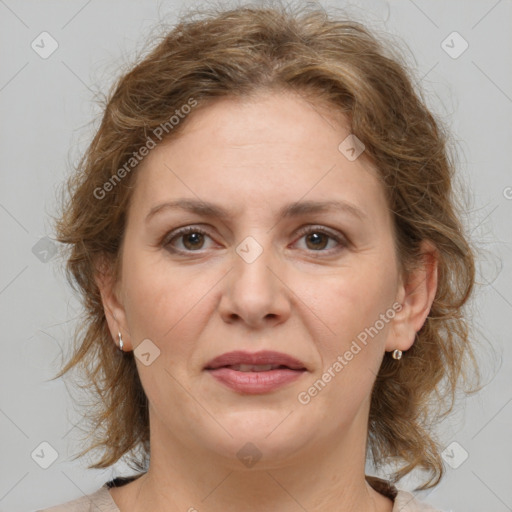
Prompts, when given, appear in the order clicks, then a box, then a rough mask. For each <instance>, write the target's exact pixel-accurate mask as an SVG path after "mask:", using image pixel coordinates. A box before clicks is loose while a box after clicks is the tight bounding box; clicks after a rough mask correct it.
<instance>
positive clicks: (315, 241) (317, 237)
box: [310, 233, 323, 247]
mask: <svg viewBox="0 0 512 512" xmlns="http://www.w3.org/2000/svg"><path fill="white" fill-rule="evenodd" d="M322 236H323V235H322V234H318V233H312V234H311V235H310V240H311V239H313V244H314V245H315V246H316V247H319V245H318V242H320V244H321V238H322Z"/></svg>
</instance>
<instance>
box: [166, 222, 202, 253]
mask: <svg viewBox="0 0 512 512" xmlns="http://www.w3.org/2000/svg"><path fill="white" fill-rule="evenodd" d="M205 236H208V233H206V231H203V230H202V229H199V228H197V227H194V226H187V227H186V228H183V229H180V230H178V231H173V232H172V233H170V235H169V236H168V237H165V239H164V241H163V243H162V245H163V246H164V247H167V248H169V250H170V251H172V252H197V251H199V250H201V249H203V247H204V242H205ZM175 240H178V241H179V240H182V247H183V248H180V247H175V243H174V241H175Z"/></svg>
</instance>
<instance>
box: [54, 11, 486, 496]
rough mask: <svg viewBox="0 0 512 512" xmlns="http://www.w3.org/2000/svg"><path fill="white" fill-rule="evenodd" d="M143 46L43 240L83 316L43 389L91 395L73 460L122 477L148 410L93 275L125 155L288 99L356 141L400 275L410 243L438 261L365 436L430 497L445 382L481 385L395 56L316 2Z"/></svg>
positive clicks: (114, 255)
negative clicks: (230, 108) (248, 102)
mask: <svg viewBox="0 0 512 512" xmlns="http://www.w3.org/2000/svg"><path fill="white" fill-rule="evenodd" d="M154 43H155V44H154V46H153V47H152V48H149V49H148V52H147V54H146V55H145V56H143V57H142V56H139V60H140V61H139V62H137V63H135V64H133V65H132V66H131V67H130V69H129V70H128V71H127V72H126V73H124V74H123V76H121V77H119V78H118V79H117V80H116V82H115V83H114V84H113V86H112V87H111V90H110V91H109V93H108V99H107V100H106V101H105V105H104V106H103V107H102V120H101V124H100V126H99V128H98V129H97V131H96V133H95V134H94V137H93V139H92V142H91V143H90V145H89V146H88V148H87V150H86V151H85V153H84V154H83V155H82V157H81V159H80V161H79V162H78V164H77V165H76V172H74V173H73V174H72V175H71V176H70V177H69V179H68V180H67V182H66V183H67V193H68V196H67V198H66V200H65V201H63V202H62V212H61V213H60V214H59V218H58V219H57V222H56V231H57V237H56V239H57V240H58V241H59V242H61V243H62V244H65V247H64V248H65V249H67V251H68V252H67V253H66V259H67V262H66V276H67V278H68V280H69V282H70V283H71V285H72V286H73V288H74V289H75V290H76V291H78V292H79V293H80V295H81V299H82V303H83V307H84V315H83V318H82V320H81V322H80V323H79V324H78V326H77V328H76V330H75V335H74V347H73V353H72V357H71V358H70V359H69V360H68V361H67V362H66V364H65V365H64V366H63V368H62V369H61V370H60V372H59V373H58V375H57V377H55V378H58V377H61V376H62V375H64V374H65V373H67V372H68V371H69V370H71V369H72V368H73V367H76V369H78V370H80V371H81V372H82V373H83V375H84V376H85V387H89V388H91V389H90V390H91V392H92V393H93V396H94V400H93V402H92V406H91V407H89V408H88V410H87V413H86V416H87V418H86V419H87V420H89V421H90V422H91V423H90V429H89V434H88V440H89V444H88V445H87V447H86V448H85V449H84V450H83V451H82V452H81V453H80V454H79V455H78V457H81V456H83V455H84V454H86V453H88V452H89V451H91V450H95V449H98V448H102V449H103V450H104V453H103V454H102V456H101V457H100V458H99V459H96V460H95V463H94V464H91V465H90V466H88V467H89V468H97V469H99V468H107V467H109V466H111V465H112V464H114V463H115V462H116V461H118V460H119V459H120V458H121V457H123V456H126V457H127V458H128V461H129V464H130V466H131V467H133V468H136V469H138V470H142V469H146V468H147V467H148V466H147V463H148V460H149V456H150V446H149V414H148V400H147V397H146V395H145V392H144V390H143V387H142V385H141V382H140V380H139V376H138V372H137V368H136V364H135V360H134V355H133V352H121V351H120V350H119V349H118V348H117V346H116V344H115V343H113V342H112V337H111V334H110V332H109V328H108V325H107V321H106V317H105V311H104V307H103V303H102V300H101V296H100V292H99V289H98V286H97V284H96V280H95V276H97V275H98V273H99V272H100V270H101V272H103V271H105V272H111V275H112V276H114V278H115V280H117V279H119V277H120V275H121V268H120V261H121V257H120V255H121V254H120V253H121V249H122V241H123V235H124V230H125V223H126V218H127V211H128V208H129V204H130V198H131V195H132V192H133V189H134V186H135V185H134V179H135V176H136V171H137V164H138V160H137V161H135V160H134V159H133V158H134V155H136V154H139V153H138V152H140V150H141V148H142V147H143V146H144V145H147V144H148V141H149V140H150V139H151V140H153V141H154V142H155V140H154V139H155V136H154V134H155V133H163V131H162V127H165V128H164V129H165V132H166V133H165V136H164V137H162V139H161V140H163V141H165V140H170V139H172V138H175V137H177V136H178V135H179V134H180V133H181V131H182V130H183V128H184V126H186V125H187V119H188V118H189V117H190V116H193V115H194V112H195V111H197V110H198V109H199V108H203V107H207V106H208V105H210V104H211V103H213V102H215V101H216V99H219V98H223V97H226V98H240V99H244V98H248V97H250V96H252V95H254V94H257V93H259V92H266V91H270V92H272V91H290V92H295V93H298V94H302V95H303V96H304V97H307V98H308V99H309V100H310V101H311V102H312V103H313V104H315V105H318V106H329V108H330V109H331V110H333V111H334V112H340V113H342V114H343V115H344V116H345V119H347V121H348V123H349V126H350V131H351V133H352V134H354V135H356V136H357V137H358V138H359V139H360V140H361V141H362V142H363V143H364V145H365V151H364V157H365V158H367V159H369V160H370V161H372V162H374V163H375V166H376V168H377V169H378V175H379V176H378V177H379V179H380V181H381V182H382V184H383V187H384V190H385V194H386V199H387V202H388V207H389V209H390V211H391V212H392V216H393V228H394V238H395V249H396V254H397V256H398V261H399V266H400V270H401V271H403V272H409V271H411V270H412V269H414V268H415V266H416V265H418V264H420V263H421V262H422V254H421V252H420V243H421V241H423V240H429V241H431V242H432V243H433V244H434V245H435V247H436V249H437V251H438V258H439V260H438V287H437V291H436V294H435V298H434V301H433V304H432V307H431V309H430V312H429V314H428V316H427V319H426V321H425V323H424V325H423V326H422V328H421V329H420V330H419V331H418V332H417V334H416V339H415V342H414V344H413V345H412V347H411V348H410V349H409V350H408V351H407V352H406V354H405V355H404V357H403V358H402V360H401V361H400V363H397V361H395V360H394V359H393V358H391V355H390V353H386V354H385V355H384V358H383V361H382V364H381V367H380V369H379V372H378V375H377V377H376V380H375V383H374V386H373V389H372V395H371V404H370V412H369V422H368V438H367V454H368V453H371V456H372V461H373V464H374V465H375V467H376V468H379V467H380V466H381V465H382V464H383V463H385V462H389V461H392V462H398V463H400V464H401V467H400V469H399V470H397V471H395V472H394V473H393V474H392V476H391V477H390V479H391V480H392V481H393V482H396V481H397V480H399V479H401V478H402V477H403V476H405V475H406V474H408V473H409V472H411V471H412V470H413V469H415V468H418V469H424V470H426V471H428V472H429V476H430V478H429V480H428V481H427V482H426V483H423V485H422V486H421V487H419V489H428V488H430V487H434V486H435V485H437V484H438V483H439V482H440V480H441V478H442V476H443V474H444V472H445V469H444V466H443V461H442V457H441V453H442V447H441V445H440V443H439V441H438V440H437V439H436V438H435V435H434V433H433V431H432V427H433V426H435V424H436V422H439V421H440V420H441V419H442V418H444V417H445V416H446V415H447V414H449V413H450V412H451V411H452V409H453V405H454V399H455V394H456V390H457V389H458V387H459V384H460V382H459V381H460V380H461V379H462V380H463V381H464V383H467V381H468V378H469V377H470V376H477V377H478V381H479V379H480V373H479V370H478V366H477V363H476V358H475V352H474V348H473V347H472V338H473V336H472V334H473V331H472V329H471V327H470V325H469V323H468V318H466V316H465V314H464V313H465V309H466V303H467V302H468V300H469V298H470V296H471V295H472V292H473V288H474V282H475V252H474V249H473V248H472V246H471V244H470V240H469V235H467V234H466V233H465V228H464V226H463V223H462V221H461V213H462V210H461V208H462V207H461V205H460V203H459V202H458V201H459V199H458V197H457V195H456V194H455V191H454V186H453V185H454V184H453V179H454V177H456V176H455V170H456V164H455V159H454V157H453V155H452V154H451V152H450V136H449V131H448V130H447V128H446V127H444V125H443V123H442V122H441V121H440V120H439V119H438V118H436V117H434V115H433V114H432V113H431V112H430V110H429V108H427V106H426V101H425V100H424V99H423V93H422V92H421V91H416V89H417V87H415V80H414V78H413V75H412V73H411V71H410V70H409V68H408V66H407V65H406V64H405V61H404V59H403V57H402V55H400V54H399V53H398V52H397V50H396V48H393V47H392V45H386V44H385V40H384V39H382V40H381V39H380V38H378V36H377V35H376V33H375V32H372V31H370V30H369V29H368V28H367V27H366V26H365V25H364V24H362V23H360V22H357V21H354V19H351V18H333V17H331V16H329V15H328V14H327V13H326V11H325V10H324V9H323V8H321V7H320V6H319V5H318V4H317V3H314V5H311V4H307V5H302V6H300V5H299V6H295V7H293V6H290V5H288V6H285V7H283V6H282V5H280V4H275V5H262V4H260V5H259V6H253V5H244V6H237V7H233V8H231V9H219V8H217V9H216V8H213V7H210V8H209V10H208V9H207V10H206V11H201V13H200V15H199V16H195V15H194V14H193V13H191V12H189V13H186V15H185V16H182V17H181V18H180V19H179V20H178V22H177V23H176V25H175V27H174V28H173V29H172V30H166V31H165V34H163V35H160V36H159V37H157V38H155V39H154ZM192 101H195V102H196V104H197V105H198V106H197V107H195V110H193V111H192V112H191V113H190V114H188V116H185V115H183V116H179V117H180V120H179V121H178V123H173V122H171V123H170V122H169V120H170V116H172V115H173V114H175V113H176V114H177V113H178V112H182V113H185V112H189V110H190V109H188V110H187V109H185V107H184V106H185V105H191V102H192ZM178 109H180V110H179V111H178ZM171 124H172V126H171ZM156 138H158V137H156ZM158 143H159V144H160V143H161V141H160V140H158ZM127 162H130V163H129V166H130V167H131V169H127ZM121 169H124V170H125V172H122V171H121ZM121 178H122V179H121ZM108 183H110V185H107V184H108ZM100 263H101V264H100ZM480 389H481V388H480V387H478V388H474V389H473V390H469V389H468V390H466V392H467V393H474V392H475V391H478V390H480ZM138 449H141V451H140V453H138V454H137V453H136V451H137V450H138Z"/></svg>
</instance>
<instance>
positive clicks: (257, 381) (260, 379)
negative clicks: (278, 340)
mask: <svg viewBox="0 0 512 512" xmlns="http://www.w3.org/2000/svg"><path fill="white" fill-rule="evenodd" d="M204 370H205V371H207V372H208V373H209V374H210V375H212V377H214V378H215V380H216V381H218V382H220V383H221V384H223V385H225V386H227V387H228V388H230V389H231V390H232V391H236V392H237V393H241V394H252V395H255V394H262V393H269V392H271V391H275V390H277V389H278V388H281V387H282V386H284V385H286V384H289V383H291V382H294V381H295V380H297V379H299V378H300V377H301V375H303V374H305V373H307V371H308V370H307V368H306V366H305V365H304V364H303V363H302V362H301V361H299V360H298V359H296V358H294V357H291V356H288V355H287V354H282V353H279V352H270V351H264V352H258V353H254V354H251V353H249V352H241V351H236V352H229V353H227V354H223V355H221V356H219V357H217V358H215V359H213V360H212V361H210V362H209V363H208V364H207V365H206V366H205V368H204Z"/></svg>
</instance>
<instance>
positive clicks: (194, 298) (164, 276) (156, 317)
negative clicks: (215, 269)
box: [124, 252, 215, 355]
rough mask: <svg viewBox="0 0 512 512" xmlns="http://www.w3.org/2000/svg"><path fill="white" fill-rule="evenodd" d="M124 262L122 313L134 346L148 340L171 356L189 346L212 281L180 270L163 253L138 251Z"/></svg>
mask: <svg viewBox="0 0 512 512" xmlns="http://www.w3.org/2000/svg"><path fill="white" fill-rule="evenodd" d="M133 254H135V253H133ZM124 263H126V267H125V268H129V269H130V272H129V273H128V272H127V273H126V276H125V277H124V280H125V295H126V297H125V310H126V317H127V321H128V323H129V328H130V334H131V335H132V338H133V342H134V344H135V345H137V344H138V343H140V341H142V340H143V339H145V338H149V339H151V340H152V341H154V342H155V344H156V345H157V346H158V347H159V348H160V350H161V351H163V352H165V351H167V352H171V353H173V354H174V355H176V353H177V352H180V351H183V350H185V349H186V348H187V347H188V348H191V347H193V344H192V343H191V340H193V339H194V336H195V335H197V333H198V332H199V330H200V329H201V328H202V326H201V321H200V319H201V318H202V316H201V315H203V314H204V313H201V310H202V309H204V307H205V306H204V303H205V302H207V300H206V301H205V299H207V295H208V291H209V290H211V288H212V287H213V286H214V284H215V279H208V278H207V277H208V276H205V274H204V272H202V273H200V272H199V270H197V271H196V270H194V269H192V268H191V267H189V268H188V269H186V270H180V269H179V268H177V267H176V266H175V265H171V263H170V262H167V261H165V255H164V254H163V252H162V253H147V254H145V253H143V252H139V254H138V255H136V256H130V257H127V258H126V260H125V262H124ZM205 277H206V278H205ZM203 301H205V302H203ZM167 348H170V349H171V350H167Z"/></svg>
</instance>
